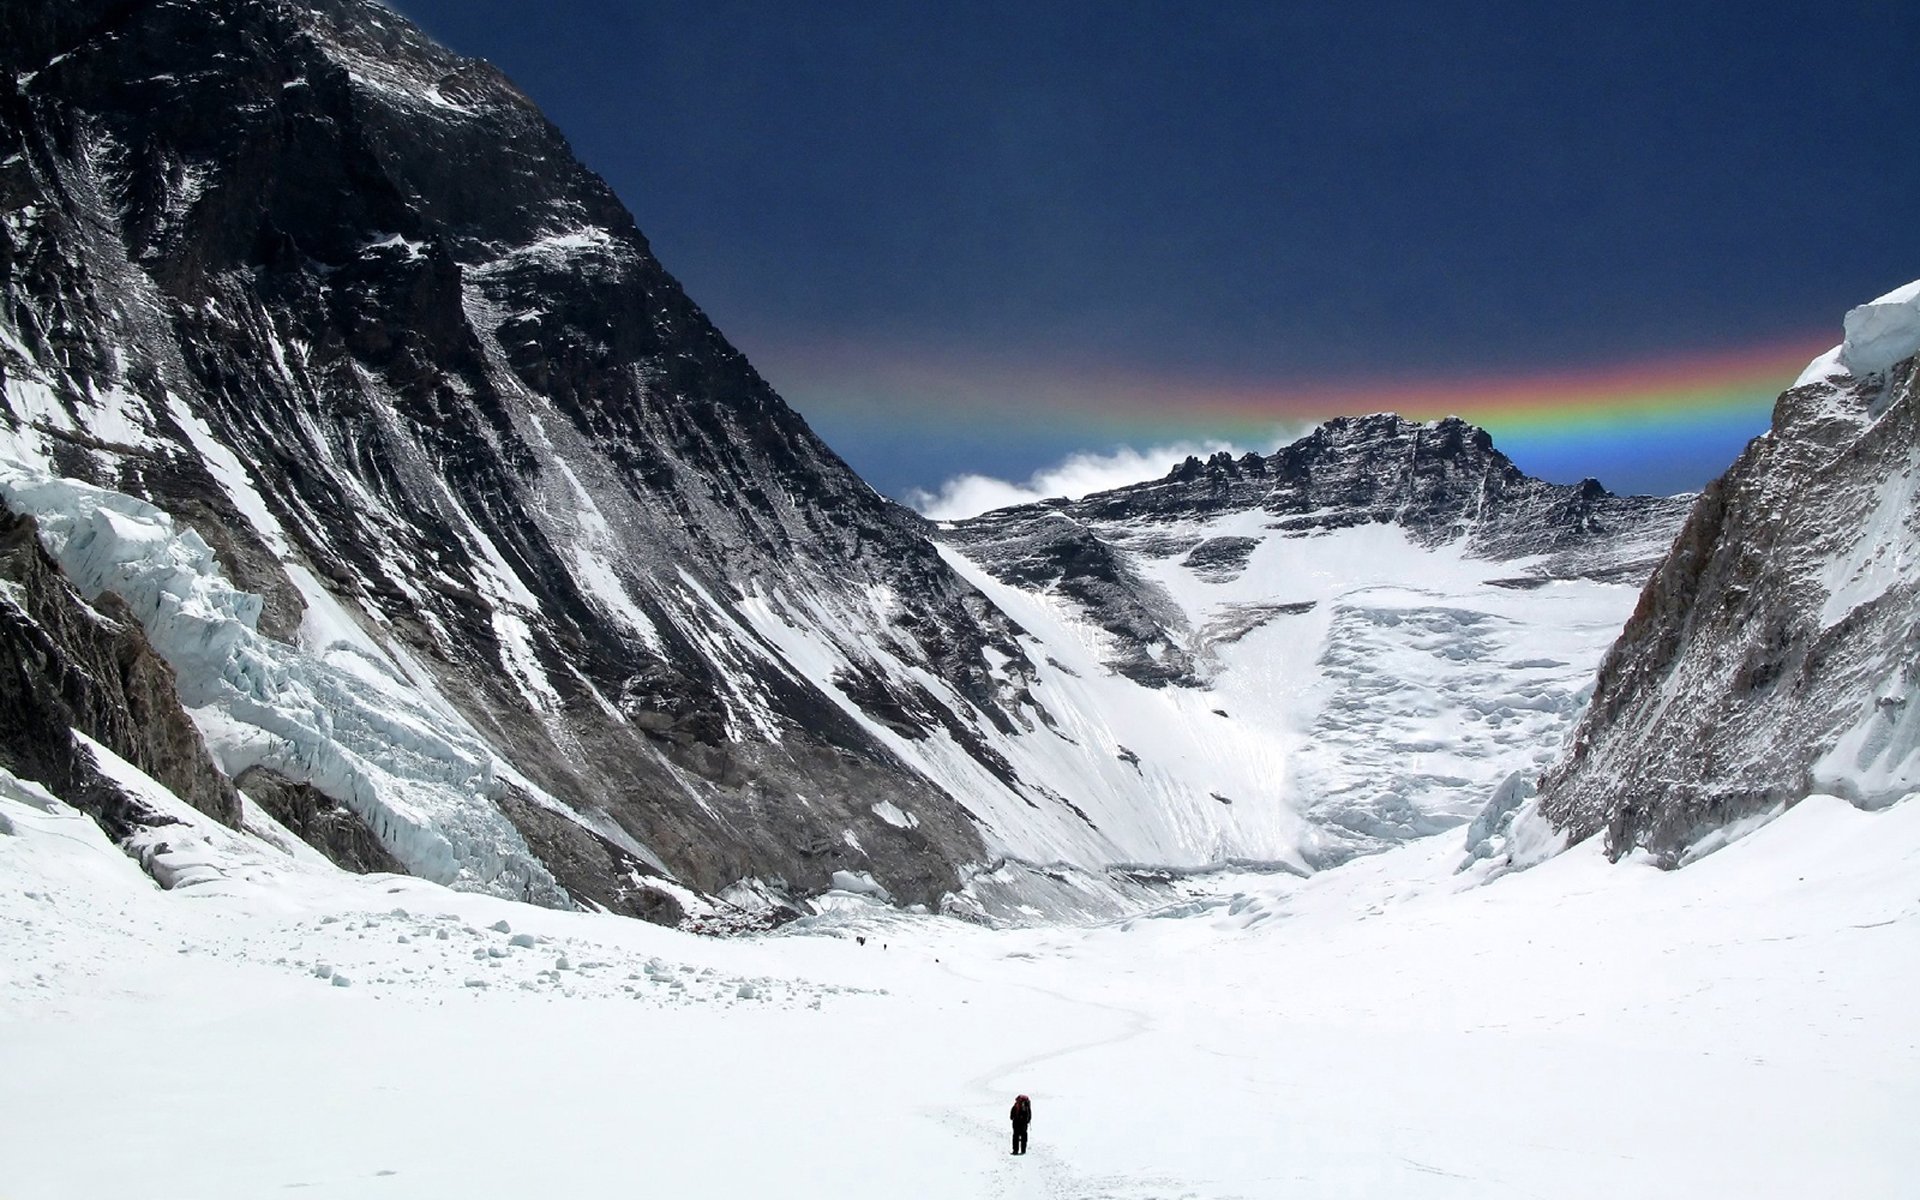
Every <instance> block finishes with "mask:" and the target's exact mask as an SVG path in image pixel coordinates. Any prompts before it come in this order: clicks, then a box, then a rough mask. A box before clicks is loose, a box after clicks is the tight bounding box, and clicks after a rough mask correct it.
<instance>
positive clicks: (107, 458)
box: [0, 0, 1686, 920]
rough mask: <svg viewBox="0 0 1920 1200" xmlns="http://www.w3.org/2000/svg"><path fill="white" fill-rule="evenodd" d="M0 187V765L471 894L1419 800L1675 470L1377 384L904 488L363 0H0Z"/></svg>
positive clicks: (556, 900)
mask: <svg viewBox="0 0 1920 1200" xmlns="http://www.w3.org/2000/svg"><path fill="white" fill-rule="evenodd" d="M0 210H3V211H4V221H0V383H3V384H4V398H5V409H4V413H3V414H0V499H4V502H5V504H6V507H7V508H8V509H9V510H10V511H11V512H12V513H13V514H15V515H16V517H19V518H32V523H31V524H30V525H28V524H21V525H20V526H19V527H18V528H19V529H20V530H28V529H30V530H32V532H33V534H34V535H35V538H36V539H37V542H38V548H37V549H35V550H34V552H33V553H31V554H30V553H27V552H26V550H27V549H28V548H29V547H23V548H21V549H20V551H19V553H17V554H15V556H14V559H13V562H14V566H15V567H16V568H17V570H16V571H15V573H13V574H11V575H10V576H9V578H10V579H11V580H12V582H13V584H14V585H16V586H13V587H9V588H8V589H6V594H5V595H4V596H0V608H3V609H5V612H4V613H3V614H0V616H4V618H5V620H4V621H0V624H5V623H6V622H11V623H12V624H11V625H10V626H9V628H10V629H12V630H13V632H14V634H16V635H17V636H16V640H15V645H17V646H21V647H27V646H32V647H39V649H37V650H32V651H29V650H26V649H22V650H20V651H18V653H19V654H20V655H21V656H22V657H21V659H20V660H19V661H21V662H27V661H36V662H46V663H52V664H58V665H59V666H60V670H61V671H62V672H64V674H63V675H62V678H66V679H70V680H72V681H73V683H72V685H71V686H70V687H66V688H64V689H50V688H49V687H47V686H46V680H45V678H44V672H42V673H39V674H36V672H35V671H33V670H30V669H29V670H26V671H23V672H21V673H20V674H19V676H18V678H16V679H15V681H14V686H13V691H12V692H11V693H9V694H8V695H7V696H6V697H4V701H5V703H4V704H0V708H9V709H12V710H14V711H17V712H20V713H23V714H25V715H24V716H23V717H21V719H19V720H16V721H14V722H13V723H12V724H11V725H10V726H9V727H7V729H5V730H4V731H0V732H4V733H5V736H4V737H0V755H3V756H4V757H3V758H0V766H5V767H7V768H8V769H10V770H14V771H16V773H19V774H21V775H22V777H23V778H27V779H32V780H37V781H39V782H41V783H45V784H47V785H48V786H50V787H52V788H53V790H54V791H55V792H56V793H57V794H60V795H62V797H63V798H65V799H69V800H76V802H78V799H86V798H87V797H88V796H92V797H93V799H92V801H91V803H89V804H88V805H87V807H88V809H89V811H94V812H96V813H100V814H103V815H106V816H107V817H108V823H109V825H110V826H111V825H112V824H113V821H114V820H116V819H119V820H122V821H123V822H124V821H126V820H136V819H137V818H138V812H137V809H138V805H134V804H131V802H130V801H127V800H126V798H125V796H124V789H118V790H116V789H115V787H114V786H113V785H112V783H111V781H110V780H108V781H105V782H102V777H101V775H100V773H99V771H98V769H97V763H98V758H97V755H95V754H94V753H93V751H92V748H91V747H92V745H94V744H97V745H99V746H103V747H105V748H106V749H107V750H108V751H109V752H110V753H112V754H114V755H116V756H118V758H119V759H120V760H122V761H125V762H127V763H130V764H132V765H133V766H134V767H136V768H138V769H139V770H140V771H142V772H144V773H146V774H147V775H149V776H151V777H153V778H154V779H156V780H158V781H159V782H161V783H162V784H164V785H165V786H166V787H167V788H169V789H171V790H172V791H173V792H174V793H175V794H177V795H178V796H180V797H182V798H183V799H186V800H188V801H189V802H190V803H193V804H195V805H197V806H199V807H201V808H202V809H203V810H204V811H207V812H210V813H213V814H214V815H216V816H219V817H221V818H222V819H223V820H227V821H228V822H230V823H235V824H243V825H250V826H253V827H256V828H260V829H268V830H272V829H277V828H279V827H283V826H284V827H286V828H291V829H293V830H295V831H297V832H300V833H302V834H303V836H306V837H308V838H309V839H310V840H312V841H313V842H314V843H315V844H316V845H318V846H320V847H322V848H323V849H324V850H325V851H326V852H327V853H329V854H330V855H331V856H333V857H334V858H335V860H336V861H338V862H341V863H343V864H346V865H350V866H354V867H358V868H366V867H382V868H385V867H391V866H396V865H397V866H400V867H403V868H404V869H406V870H408V871H410V872H413V873H415V874H418V875H421V876H423V877H425V878H428V879H431V880H435V881H438V882H443V883H449V884H453V885H455V886H460V887H464V888H470V889H477V890H486V891H491V892H494V893H497V894H501V895H507V896H512V897H516V898H526V899H534V900H540V901H543V902H546V903H551V904H567V903H584V904H593V905H599V906H603V907H606V908H609V909H613V910H616V911H621V912H627V913H633V914H637V915H643V916H649V917H653V918H655V919H661V920H674V919H678V918H680V917H683V916H687V915H689V914H692V915H695V916H699V915H702V914H705V913H707V912H709V911H710V910H712V909H713V908H714V906H715V905H716V904H718V903H720V901H717V900H716V899H715V898H716V897H724V898H725V901H726V902H729V903H733V904H737V905H742V906H745V907H747V908H750V909H751V908H764V907H765V906H768V905H771V904H779V903H783V902H787V901H791V900H793V899H795V898H797V897H802V896H806V895H810V894H814V893H817V892H819V891H821V890H822V889H826V888H828V887H840V888H853V889H875V890H884V891H885V892H886V893H887V894H889V895H891V896H892V897H893V898H894V899H896V900H898V901H900V902H902V903H915V902H919V903H925V904H929V905H939V904H947V905H949V906H952V907H954V908H956V909H957V910H960V911H965V912H971V913H984V914H986V915H990V916H995V917H1000V918H1015V917H1018V916H1020V915H1022V914H1034V913H1041V914H1052V915H1061V914H1068V913H1075V912H1089V911H1099V910H1110V909H1111V908H1112V906H1113V905H1114V904H1116V903H1118V902H1121V901H1123V900H1124V899H1125V898H1127V897H1129V896H1132V897H1135V898H1137V897H1139V896H1140V895H1142V894H1144V889H1147V888H1150V887H1151V886H1153V885H1154V883H1155V881H1156V880H1157V879H1160V878H1163V877H1164V875H1163V872H1164V869H1167V868H1173V869H1191V868H1197V867H1205V866H1209V865H1214V864H1217V863H1220V862H1222V861H1227V860H1235V859H1242V860H1257V861H1260V862H1265V863H1275V864H1281V865H1286V866H1291V867H1294V868H1296V869H1304V868H1308V867H1311V866H1314V865H1319V864H1323V863H1326V862H1329V861H1333V860H1336V859H1338V858H1341V857H1344V856H1346V855H1349V854H1352V853H1354V852H1356V851H1363V850H1373V849H1378V848H1380V847H1381V846H1383V845H1386V844H1389V843H1391V842H1393V841H1396V840H1399V839H1401V838H1404V837H1407V836H1410V835H1414V834H1418V833H1422V832H1427V831H1431V830H1433V829H1436V828H1441V827H1444V826H1446V825H1448V824H1452V823H1457V822H1459V821H1461V820H1463V819H1465V817H1467V816H1468V815H1469V814H1471V813H1472V812H1473V811H1474V810H1475V809H1476V808H1477V807H1478V804H1479V802H1480V801H1481V800H1482V799H1483V798H1484V796H1485V794H1486V793H1487V792H1488V791H1490V790H1491V789H1492V788H1493V786H1494V785H1495V784H1497V783H1498V782H1499V781H1500V780H1501V779H1502V778H1504V777H1506V776H1507V775H1509V774H1511V773H1512V772H1515V771H1520V772H1527V773H1530V772H1532V771H1533V770H1535V769H1537V767H1538V766H1539V765H1540V763H1541V762H1542V760H1543V756H1545V755H1546V754H1548V752H1549V751H1550V748H1551V746H1552V745H1553V744H1554V743H1555V741H1556V740H1557V739H1558V738H1559V736H1560V735H1561V733H1562V731H1563V729H1564V728H1565V727H1566V726H1567V725H1568V724H1569V723H1570V722H1571V720H1572V718H1573V716H1574V714H1575V713H1576V712H1577V710H1578V708H1579V706H1580V704H1581V703H1582V700H1583V696H1584V689H1585V687H1586V682H1587V680H1588V678H1589V677H1590V675H1591V672H1592V669H1593V667H1594V665H1595V664H1596V663H1597V661H1598V658H1599V655H1600V653H1601V651H1602V649H1603V648H1604V646H1605V645H1606V644H1607V642H1608V641H1609V640H1610V639H1611V638H1612V636H1613V634H1614V632H1615V631H1616V630H1617V629H1618V627H1619V624H1620V622H1621V621H1622V620H1623V619H1624V618H1625V616H1626V615H1627V612H1628V610H1629V608H1630V607H1631V601H1632V596H1633V594H1634V591H1635V589H1636V588H1637V587H1638V585H1639V583H1640V582H1641V580H1642V578H1643V577H1644V574H1645V572H1646V570H1647V569H1648V568H1649V566H1650V564H1651V563H1652V562H1653V561H1654V560H1655V559H1656V558H1657V557H1658V555H1659V553H1660V552H1661V551H1662V550H1663V549H1664V548H1665V545H1666V543H1667V542H1668V541H1669V540H1670V538H1671V534H1672V531H1673V529H1674V528H1675V527H1676V526H1677V523H1678V521H1679V519H1680V516H1681V514H1682V510H1683V509H1684V507H1685V503H1686V502H1685V501H1684V500H1645V499H1642V500H1622V499H1619V498H1615V497H1612V496H1609V495H1607V494H1606V493H1605V492H1604V491H1603V490H1602V489H1600V488H1599V487H1598V485H1597V484H1591V483H1590V484H1586V485H1582V486H1580V487H1574V488H1564V487H1554V486H1551V485H1546V484H1542V483H1539V482H1538V481H1534V480H1529V479H1527V478H1525V477H1524V476H1522V475H1521V474H1520V473H1519V472H1518V471H1516V470H1515V469H1514V468H1513V467H1512V465H1511V464H1510V463H1508V462H1507V461H1506V460H1505V459H1504V458H1503V457H1501V456H1500V455H1499V454H1498V453H1497V452H1495V451H1494V450H1493V449H1492V447H1491V444H1490V443H1489V442H1488V440H1487V438H1486V435H1485V434H1484V433H1481V432H1479V431H1477V430H1473V429H1471V428H1469V427H1467V426H1465V425H1462V424H1460V423H1459V422H1442V423H1439V424H1437V425H1431V426H1424V425H1416V424H1412V423H1408V422H1402V421H1398V420H1396V419H1393V418H1387V417H1380V418H1368V419H1365V420H1361V421H1350V422H1337V423H1335V424H1333V425H1330V426H1328V427H1327V428H1325V429H1323V430H1321V431H1318V432H1317V433H1315V434H1314V435H1312V436H1311V437H1309V438H1307V439H1306V440H1304V441H1303V442H1301V443H1299V444H1297V445H1295V446H1293V447H1289V448H1287V449H1285V450H1283V451H1281V452H1279V453H1278V454H1276V455H1273V456H1271V457H1268V458H1259V457H1258V456H1254V457H1250V458H1248V459H1243V460H1239V461H1226V460H1215V461H1213V462H1210V463H1204V464H1203V463H1199V462H1197V461H1194V462H1189V463H1186V464H1183V465H1182V466H1181V467H1179V468H1177V469H1176V470H1175V472H1174V473H1173V475H1172V476H1170V477H1169V478H1168V479H1166V480H1162V481H1158V482H1154V483H1149V484H1143V485H1140V486H1138V487H1134V488H1125V489H1120V490H1118V491H1116V492H1111V493H1107V494H1104V495H1102V496H1098V497H1091V498H1089V499H1087V500H1085V501H1082V502H1080V503H1078V504H1076V505H1044V506H1034V507H1030V508H1025V509H1018V510H1012V511H1010V512H1007V513H1002V514H994V515H991V516H988V517H983V518H980V519H978V520H976V521H972V522H966V523H962V524H959V525H955V526H953V527H951V528H948V529H945V530H935V529H934V528H933V527H932V526H930V525H929V524H928V523H927V522H925V521H923V520H922V519H920V518H919V517H917V516H916V515H914V514H913V513H911V512H909V511H907V510H905V509H903V508H901V507H900V506H898V505H896V504H893V503H892V502H890V501H888V500H886V499H885V498H883V497H881V496H879V495H877V494H876V493H874V492H873V491H872V489H870V488H868V487H867V486H866V485H865V484H864V483H863V482H861V481H860V480H859V479H858V477H857V476H855V475H854V473H853V472H852V471H851V470H849V469H848V468H847V467H846V465H845V464H844V463H842V462H841V461H840V460H839V459H838V458H837V457H836V456H835V455H834V454H833V452H832V451H831V450H829V449H828V448H827V447H826V446H825V445H823V444H822V443H821V442H820V441H819V440H818V439H817V438H816V437H814V435H813V434H812V433H811V432H810V431H809V429H808V428H807V426H806V424H805V422H804V421H803V420H802V419H801V418H800V417H799V416H798V415H797V414H795V413H794V412H792V411H791V410H790V409H789V408H788V407H787V406H786V405H785V404H784V403H783V402H782V401H781V400H780V398H779V397H778V396H777V395H776V394H775V393H774V391H773V390H772V389H771V388H770V387H769V386H768V385H767V383H766V382H765V381H764V380H762V379H761V378H760V377H759V376H758V375H757V374H756V373H755V372H754V370H753V368H752V367H751V366H750V365H749V364H748V363H747V362H746V361H745V360H744V359H743V358H742V357H741V356H740V355H739V354H738V353H737V352H736V351H735V350H734V349H733V348H732V347H731V346H730V345H728V343H727V342H726V341H725V339H724V338H723V337H722V336H721V335H720V334H719V332H718V331H717V330H715V329H714V327H713V326H712V324H711V323H710V322H709V321H708V320H707V319H706V317H705V316H704V315H703V314H702V313H701V312H700V310H699V309H698V307H697V306H695V305H694V304H693V303H692V302H691V301H690V300H689V299H688V298H687V297H686V295H685V294H684V292H683V291H682V290H681V289H680V287H679V285H678V284H677V283H676V282H675V281H674V280H673V279H672V277H671V276H669V275H668V274H667V273H666V272H665V271H664V269H663V268H662V267H661V266H660V264H659V263H658V262H657V261H656V260H655V259H654V257H653V255H652V253H651V251H650V249H649V247H648V245H647V242H646V240H645V238H644V237H643V236H642V235H641V234H640V232H639V231H638V229H637V228H636V227H635V225H634V223H633V220H632V218H631V216H630V215H629V214H628V213H627V212H626V211H625V210H624V209H623V208H622V207H621V206H620V204H619V202H618V200H617V199H616V198H615V197H614V196H613V194H612V193H611V192H610V191H609V190H608V189H607V187H606V186H605V184H604V183H602V182H601V181H600V180H599V179H598V178H597V177H595V176H594V175H593V174H592V173H591V172H590V171H588V170H587V169H586V168H584V167H582V166H581V165H580V164H579V163H577V162H576V161H575V160H574V159H573V157H572V155H571V153H570V151H569V150H568V148H567V146H566V143H565V141H564V140H563V139H562V138H561V136H560V135H559V133H558V132H557V131H556V130H554V129H553V128H552V126H551V125H549V124H548V123H547V122H546V121H545V120H544V119H543V118H542V117H541V116H540V114H539V113H538V112H537V110H536V109H535V108H534V107H533V106H532V104H531V103H530V102H529V101H528V100H527V99H526V98H525V97H524V96H522V95H521V94H520V93H519V92H518V91H517V90H515V89H514V88H513V86H512V85H511V83H509V82H508V81H507V80H506V79H504V78H503V77H502V76H500V75H499V73H498V72H496V71H494V70H493V69H492V68H490V67H488V66H487V65H485V64H484V63H478V62H474V61H470V60H466V59H462V58H460V57H458V56H456V55H453V54H451V53H449V52H447V51H445V50H444V49H441V48H440V47H437V46H435V45H434V44H432V43H431V42H430V41H429V40H428V39H427V38H426V37H425V36H424V35H423V34H421V33H420V32H419V31H418V30H417V29H415V28H414V27H412V26H411V25H410V24H408V23H407V22H406V21H405V20H404V19H403V18H401V17H399V16H397V15H396V14H394V13H392V12H391V11H389V10H387V9H385V8H383V7H381V6H379V5H377V4H374V3H371V2H370V0H311V2H304V3H295V2H294V0H162V2H156V3H151V4H142V5H133V6H128V5H122V4H114V3H107V2H106V0H81V2H77V3H70V4H62V5H52V6H21V5H15V6H9V7H7V8H5V9H0ZM26 536H27V535H26V534H24V533H17V534H16V540H20V539H22V538H25V537H26ZM36 555H45V556H48V557H46V558H45V559H44V561H43V560H42V559H40V558H37V557H35V556H36ZM55 565H57V567H58V568H59V571H58V572H55V571H54V570H53V567H54V566H55ZM96 627H97V629H98V630H99V631H105V632H98V633H96V632H90V631H91V630H94V629H95V628H96ZM30 653H32V654H38V655H40V657H39V658H38V659H32V660H29V659H28V658H27V657H26V656H27V655H29V654H30ZM107 664H115V665H114V666H112V667H111V668H109V666H108V665H107ZM116 673H119V674H121V675H124V678H123V679H122V680H121V681H120V683H119V684H118V685H117V686H99V687H95V686H93V684H95V683H100V682H102V681H103V680H105V679H107V677H110V676H113V675H115V674H116ZM169 675H170V677H171V680H172V682H173V685H174V686H173V692H174V695H173V697H171V698H169V697H167V696H166V695H165V689H164V688H163V687H160V686H159V685H158V684H157V683H156V681H157V680H158V681H164V680H165V679H167V678H168V677H169ZM89 681H92V682H91V683H90V682H89ZM76 689H77V690H76ZM36 764H39V765H38V766H36ZM216 766H217V770H216V769H214V768H215V767H216ZM63 781H64V782H63ZM68 784H71V787H72V788H73V789H79V790H78V791H72V790H69V791H62V790H61V789H62V787H63V786H67V785H68ZM236 787H237V791H236ZM116 806H119V807H125V808H127V812H125V813H122V815H121V817H120V818H114V817H113V816H112V814H111V813H110V812H109V810H116V811H117V808H116Z"/></svg>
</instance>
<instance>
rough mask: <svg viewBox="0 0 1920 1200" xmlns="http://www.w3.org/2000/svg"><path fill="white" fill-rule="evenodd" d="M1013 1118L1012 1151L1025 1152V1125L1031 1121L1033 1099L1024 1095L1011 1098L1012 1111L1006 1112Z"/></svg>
mask: <svg viewBox="0 0 1920 1200" xmlns="http://www.w3.org/2000/svg"><path fill="white" fill-rule="evenodd" d="M1007 1115H1008V1116H1010V1117H1012V1118H1013V1152H1014V1153H1015V1154H1025V1153H1026V1152H1027V1126H1028V1125H1031V1124H1032V1123H1033V1101H1031V1100H1029V1099H1027V1098H1026V1097H1025V1096H1015V1097H1014V1098H1013V1111H1012V1112H1010V1113H1008V1114H1007Z"/></svg>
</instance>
